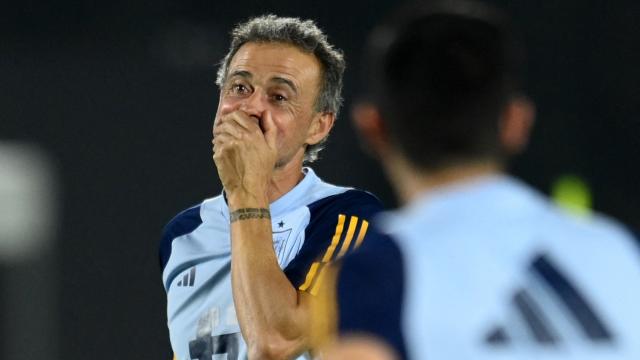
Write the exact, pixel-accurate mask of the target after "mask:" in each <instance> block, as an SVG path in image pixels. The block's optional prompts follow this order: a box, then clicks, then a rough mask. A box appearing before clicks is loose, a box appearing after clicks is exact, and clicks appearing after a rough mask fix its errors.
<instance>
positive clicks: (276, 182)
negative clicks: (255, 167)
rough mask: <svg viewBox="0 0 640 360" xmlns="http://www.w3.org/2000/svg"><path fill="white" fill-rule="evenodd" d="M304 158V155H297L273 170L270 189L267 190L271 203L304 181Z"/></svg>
mask: <svg viewBox="0 0 640 360" xmlns="http://www.w3.org/2000/svg"><path fill="white" fill-rule="evenodd" d="M303 155H304V154H303ZM302 160H303V157H298V156H296V157H294V158H293V159H291V160H290V161H289V162H287V163H286V164H284V165H282V166H279V167H277V168H275V169H274V170H273V175H272V176H271V180H270V181H269V189H268V190H267V196H268V198H269V203H270V204H271V203H273V202H274V201H276V200H278V199H279V198H281V197H282V196H283V195H284V194H286V193H288V192H289V191H291V189H293V188H294V187H295V186H296V185H298V183H299V182H300V181H302V179H303V178H304V174H303V173H302Z"/></svg>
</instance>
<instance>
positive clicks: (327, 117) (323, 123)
mask: <svg viewBox="0 0 640 360" xmlns="http://www.w3.org/2000/svg"><path fill="white" fill-rule="evenodd" d="M335 121H336V115H335V114H334V113H331V112H324V113H319V114H317V115H316V116H315V117H314V119H313V120H312V122H311V126H310V127H309V131H308V133H307V139H306V143H307V144H308V145H315V144H317V143H319V142H320V141H322V139H324V138H326V137H327V135H329V131H331V128H333V124H334V123H335Z"/></svg>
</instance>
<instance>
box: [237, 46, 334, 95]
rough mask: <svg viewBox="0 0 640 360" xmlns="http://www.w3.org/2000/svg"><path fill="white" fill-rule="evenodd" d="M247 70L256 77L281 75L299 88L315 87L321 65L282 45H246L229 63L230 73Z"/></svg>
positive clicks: (306, 55)
mask: <svg viewBox="0 0 640 360" xmlns="http://www.w3.org/2000/svg"><path fill="white" fill-rule="evenodd" d="M240 70H244V71H248V72H250V73H251V74H252V75H253V76H255V77H266V78H270V77H274V76H281V77H282V76H284V77H286V78H289V79H291V80H293V81H294V82H295V83H296V85H298V86H309V85H317V84H319V81H320V76H321V73H322V72H321V65H320V62H319V61H318V59H317V58H316V57H315V56H314V55H313V54H311V53H306V52H303V51H302V50H300V49H298V48H297V47H295V46H293V45H289V44H282V43H253V42H250V43H246V44H244V45H242V46H241V47H240V49H238V51H237V52H236V53H235V55H234V56H233V58H232V59H231V62H230V64H229V73H233V72H234V71H240Z"/></svg>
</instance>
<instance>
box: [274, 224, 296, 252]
mask: <svg viewBox="0 0 640 360" xmlns="http://www.w3.org/2000/svg"><path fill="white" fill-rule="evenodd" d="M280 224H284V222H282V221H280V222H279V223H278V226H277V227H276V229H275V231H273V232H272V235H273V249H274V250H275V251H276V254H277V255H278V254H280V252H281V251H282V249H283V248H284V246H285V245H286V244H287V241H289V237H290V236H291V231H292V230H293V229H292V228H289V229H281V228H280V226H279V225H280Z"/></svg>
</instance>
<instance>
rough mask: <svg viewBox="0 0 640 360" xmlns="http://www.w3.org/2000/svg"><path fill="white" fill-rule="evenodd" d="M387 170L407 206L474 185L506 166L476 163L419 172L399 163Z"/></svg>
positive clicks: (401, 162)
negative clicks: (451, 188) (462, 185)
mask: <svg viewBox="0 0 640 360" xmlns="http://www.w3.org/2000/svg"><path fill="white" fill-rule="evenodd" d="M390 163H391V164H393V165H391V166H386V169H387V172H388V173H389V174H390V178H391V182H392V183H393V184H394V187H395V189H396V192H397V195H398V196H399V198H400V201H401V202H402V203H403V204H407V203H410V202H412V201H413V200H415V199H416V198H417V197H419V196H423V195H424V194H428V193H431V192H433V191H435V190H437V189H439V188H442V187H445V186H450V185H454V184H459V183H465V182H471V181H474V180H476V179H478V178H480V177H484V176H489V175H495V174H500V173H501V172H502V171H503V169H502V166H501V165H500V164H499V163H498V162H497V161H494V160H484V161H474V162H469V163H464V164H457V165H452V166H448V167H446V168H442V169H438V170H432V171H428V170H417V169H416V168H415V167H414V166H412V165H410V164H409V163H407V162H406V160H404V159H401V160H396V161H393V162H390Z"/></svg>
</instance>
